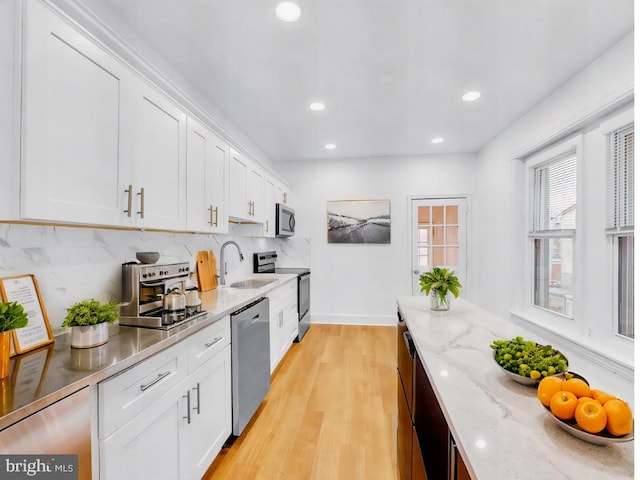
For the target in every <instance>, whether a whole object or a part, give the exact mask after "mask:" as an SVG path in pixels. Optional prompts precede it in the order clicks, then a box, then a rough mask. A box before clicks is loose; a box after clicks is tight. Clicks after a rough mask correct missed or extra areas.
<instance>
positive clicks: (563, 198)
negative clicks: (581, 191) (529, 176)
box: [531, 151, 577, 233]
mask: <svg viewBox="0 0 640 480" xmlns="http://www.w3.org/2000/svg"><path fill="white" fill-rule="evenodd" d="M576 185H577V175H576V155H575V152H573V151H572V152H569V153H566V154H564V155H561V156H559V157H556V158H554V159H552V160H550V161H548V162H545V163H543V164H540V165H538V166H536V167H534V169H533V185H532V194H533V199H532V203H531V205H532V210H533V212H532V225H531V230H532V232H533V233H536V232H549V231H558V230H575V228H576V198H577V197H576Z"/></svg>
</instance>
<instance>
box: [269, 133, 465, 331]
mask: <svg viewBox="0 0 640 480" xmlns="http://www.w3.org/2000/svg"><path fill="white" fill-rule="evenodd" d="M425 141H426V140H425ZM279 167H280V172H281V174H282V176H283V177H284V178H285V179H286V180H287V181H288V182H289V183H290V184H291V185H293V186H294V193H295V198H294V206H295V209H296V235H297V236H302V237H307V238H309V239H310V243H311V272H312V280H311V320H312V322H316V323H364V324H393V323H395V321H396V320H395V311H396V303H395V302H396V298H397V297H398V296H401V295H411V281H412V274H411V261H410V252H409V246H410V245H409V242H410V212H409V211H408V199H409V197H410V196H414V195H430V196H432V195H456V194H473V184H474V181H473V179H474V175H475V169H476V157H475V155H471V154H458V155H443V156H437V155H431V156H425V157H411V158H373V159H340V160H334V161H324V162H315V163H314V162H288V163H283V164H279ZM366 199H389V200H390V201H391V244H389V245H371V244H360V245H356V244H348V245H347V244H328V243H327V201H329V200H366ZM473 202H474V199H473V197H472V198H471V211H472V212H473ZM471 217H473V213H471ZM470 223H473V222H472V220H470ZM470 228H471V226H470ZM470 268H473V263H472V262H471V263H470ZM463 291H464V294H465V295H466V293H467V291H466V289H465V290H463Z"/></svg>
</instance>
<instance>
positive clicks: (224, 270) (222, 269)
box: [220, 240, 244, 285]
mask: <svg viewBox="0 0 640 480" xmlns="http://www.w3.org/2000/svg"><path fill="white" fill-rule="evenodd" d="M227 245H235V246H236V248H237V249H238V255H240V261H241V262H243V261H244V255H243V254H242V250H240V245H238V244H237V243H236V242H234V241H233V240H229V241H228V242H224V243H223V244H222V247H220V285H224V284H225V280H224V277H225V275H226V274H227V263H226V262H225V261H224V247H226V246H227Z"/></svg>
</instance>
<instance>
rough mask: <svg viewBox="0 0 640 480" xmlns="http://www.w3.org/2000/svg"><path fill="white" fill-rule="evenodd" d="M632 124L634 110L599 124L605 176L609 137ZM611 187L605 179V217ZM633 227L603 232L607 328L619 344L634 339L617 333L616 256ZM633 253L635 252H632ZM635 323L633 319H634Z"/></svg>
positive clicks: (608, 229) (617, 271) (608, 169)
mask: <svg viewBox="0 0 640 480" xmlns="http://www.w3.org/2000/svg"><path fill="white" fill-rule="evenodd" d="M631 124H634V109H633V108H631V109H627V110H625V111H623V112H622V113H619V114H616V115H614V116H613V117H611V118H609V119H608V120H605V121H604V122H602V123H601V124H600V133H601V134H602V135H603V136H604V137H605V138H604V142H605V144H606V145H607V175H610V174H611V166H610V162H611V160H612V159H611V158H610V154H609V136H610V135H611V134H612V133H614V132H615V131H617V130H620V129H622V128H624V127H626V126H628V125H631ZM610 187H611V179H610V178H609V177H608V178H607V215H609V211H610V210H609V207H610V203H609V202H611V201H612V194H611V192H610ZM608 222H609V218H607V224H608ZM634 232H635V226H634V228H631V229H628V228H622V229H620V228H617V229H613V228H607V229H606V230H605V232H604V233H605V235H606V236H607V244H608V246H609V258H610V259H611V261H610V269H611V271H610V274H609V276H610V278H611V285H612V288H611V295H610V300H609V301H610V308H609V311H610V312H611V324H610V328H609V333H610V334H611V335H612V336H613V337H614V338H615V339H616V340H617V341H620V342H630V343H632V344H633V342H634V339H632V338H629V337H627V336H625V335H621V334H620V333H618V294H619V291H618V275H619V261H618V256H619V254H620V252H619V247H618V244H619V241H618V239H619V238H620V237H622V236H626V235H628V234H629V233H632V234H634V238H635V233H634ZM634 253H635V252H634ZM634 321H635V319H634Z"/></svg>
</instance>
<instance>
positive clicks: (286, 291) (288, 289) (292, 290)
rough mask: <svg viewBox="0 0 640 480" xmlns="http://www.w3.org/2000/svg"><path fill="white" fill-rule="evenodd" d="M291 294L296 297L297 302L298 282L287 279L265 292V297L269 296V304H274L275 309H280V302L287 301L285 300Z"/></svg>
mask: <svg viewBox="0 0 640 480" xmlns="http://www.w3.org/2000/svg"><path fill="white" fill-rule="evenodd" d="M292 296H293V297H295V298H296V302H297V298H298V284H297V283H296V281H289V282H287V283H285V284H284V285H282V286H280V287H278V288H274V289H273V290H271V291H270V292H269V293H267V297H269V305H271V306H274V307H275V308H277V309H280V308H281V306H282V304H284V303H285V302H287V300H288V299H289V298H291V297H292Z"/></svg>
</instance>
